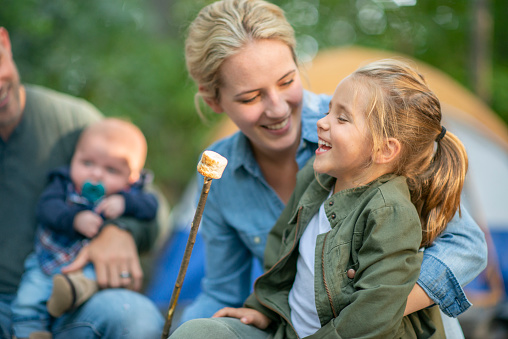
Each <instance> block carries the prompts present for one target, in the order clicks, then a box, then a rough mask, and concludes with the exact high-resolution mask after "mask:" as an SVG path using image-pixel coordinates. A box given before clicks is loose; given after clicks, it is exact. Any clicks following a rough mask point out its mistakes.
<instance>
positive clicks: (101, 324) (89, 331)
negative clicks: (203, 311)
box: [0, 263, 164, 339]
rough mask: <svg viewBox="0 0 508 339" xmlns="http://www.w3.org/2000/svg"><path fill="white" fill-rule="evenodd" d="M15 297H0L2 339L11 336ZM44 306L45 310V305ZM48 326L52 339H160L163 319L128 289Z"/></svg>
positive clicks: (99, 297) (95, 299)
mask: <svg viewBox="0 0 508 339" xmlns="http://www.w3.org/2000/svg"><path fill="white" fill-rule="evenodd" d="M28 264H29V263H28ZM87 273H88V272H86V271H85V275H88V274H87ZM23 279H24V277H23ZM49 293H51V289H50V290H49ZM48 296H49V294H48ZM15 297H16V296H15V295H11V294H0V328H1V333H0V334H1V338H2V339H10V338H11V336H12V334H13V333H12V329H11V327H12V306H13V302H14V299H15ZM43 306H44V308H45V305H43ZM41 307H42V306H41V305H38V306H36V307H35V309H36V310H38V311H40V310H41ZM28 312H30V313H31V312H33V310H29V311H28ZM46 313H47V312H46ZM32 315H33V314H32ZM29 317H30V316H28V317H27V318H29ZM18 320H19V319H18ZM32 320H34V319H32ZM35 320H37V319H35ZM30 323H32V324H33V323H35V321H30ZM48 325H49V326H50V328H51V332H52V333H53V338H54V339H68V338H72V339H82V338H83V339H84V338H87V339H94V338H108V339H117V338H125V339H127V338H129V339H131V338H132V339H139V338H143V339H145V338H147V339H150V338H160V336H161V334H162V328H163V326H164V319H163V317H162V314H161V313H160V311H159V310H158V309H157V307H156V306H155V305H154V304H153V303H152V302H151V301H150V300H149V299H148V298H147V297H145V296H144V295H142V294H140V293H137V292H133V291H130V290H127V289H104V290H101V291H99V292H97V293H96V294H95V295H94V296H92V297H91V298H90V299H89V300H88V301H87V302H85V303H84V304H83V305H82V306H80V307H79V308H77V309H76V310H73V311H72V312H68V313H65V314H64V315H63V316H61V317H60V318H57V319H55V318H51V317H48Z"/></svg>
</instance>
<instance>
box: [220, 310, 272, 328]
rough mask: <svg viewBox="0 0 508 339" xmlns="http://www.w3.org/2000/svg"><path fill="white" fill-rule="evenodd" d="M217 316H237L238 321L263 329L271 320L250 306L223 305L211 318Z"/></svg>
mask: <svg viewBox="0 0 508 339" xmlns="http://www.w3.org/2000/svg"><path fill="white" fill-rule="evenodd" d="M219 317H230V318H237V319H240V321H241V322H242V323H244V324H247V325H253V326H256V327H257V328H259V329H260V330H264V329H266V328H267V327H268V325H270V323H271V322H272V320H271V319H270V318H268V317H267V316H266V315H264V314H263V313H261V312H259V311H257V310H254V309H252V308H245V307H243V308H232V307H225V308H223V309H222V310H219V311H217V312H216V313H215V314H214V315H213V317H212V318H219Z"/></svg>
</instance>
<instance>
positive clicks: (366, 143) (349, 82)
mask: <svg viewBox="0 0 508 339" xmlns="http://www.w3.org/2000/svg"><path fill="white" fill-rule="evenodd" d="M354 86H357V87H356V88H358V89H359V90H358V91H355V90H354V89H355V87H354ZM358 86H360V87H358ZM361 86H362V85H361V84H359V83H358V82H357V81H355V80H353V79H351V78H350V77H347V78H345V79H344V80H342V81H341V82H340V84H339V85H338V86H337V88H336V90H335V93H334V94H333V97H332V100H331V102H330V110H329V112H328V114H327V115H326V116H325V117H324V118H322V119H320V120H319V121H318V122H317V129H318V137H319V148H318V149H317V150H316V159H315V161H314V170H315V171H316V172H319V173H326V174H328V175H331V176H333V177H335V178H337V182H338V186H336V187H340V188H341V189H346V188H351V187H354V186H357V185H359V184H361V183H363V180H362V178H364V174H365V173H366V172H365V171H366V166H368V165H369V164H370V161H371V153H372V141H371V137H370V133H369V129H368V126H367V121H366V119H365V110H366V108H367V107H366V106H367V97H366V93H365V92H366V91H365V88H364V87H363V88H362V87H361Z"/></svg>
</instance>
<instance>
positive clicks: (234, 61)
mask: <svg viewBox="0 0 508 339" xmlns="http://www.w3.org/2000/svg"><path fill="white" fill-rule="evenodd" d="M221 81H222V84H221V87H220V88H219V93H220V98H219V100H218V101H217V102H215V101H213V102H208V104H209V105H210V107H212V109H213V110H214V111H215V112H217V113H221V112H225V113H226V114H227V115H228V116H229V118H231V120H232V121H233V122H234V123H235V124H236V125H237V126H238V128H239V129H240V130H241V131H242V132H243V133H244V134H245V135H246V136H247V137H248V138H249V140H250V141H251V143H252V147H253V148H254V151H255V152H261V153H264V154H270V155H273V154H274V152H275V153H280V152H286V151H287V150H288V149H291V148H292V147H294V148H295V149H296V147H298V143H299V140H300V129H301V126H300V125H301V124H300V122H301V107H302V98H303V88H302V84H301V81H300V74H299V72H298V68H297V66H296V64H295V61H294V60H293V56H292V54H291V50H290V48H289V47H288V46H287V45H286V44H284V43H283V42H281V41H278V40H256V41H254V42H251V43H249V44H247V45H246V46H245V47H244V48H242V49H241V50H240V51H239V52H238V53H236V54H235V55H232V56H230V57H228V58H227V59H226V60H225V61H224V63H223V64H222V66H221Z"/></svg>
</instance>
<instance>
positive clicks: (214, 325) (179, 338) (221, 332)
mask: <svg viewBox="0 0 508 339" xmlns="http://www.w3.org/2000/svg"><path fill="white" fill-rule="evenodd" d="M270 334H271V332H269V331H263V330H260V329H258V328H256V327H254V326H252V325H246V324H244V323H242V322H241V321H240V319H236V318H203V319H193V320H189V321H187V322H185V323H183V324H182V325H180V326H179V327H178V328H177V329H176V330H175V331H174V332H173V334H171V335H170V336H169V337H170V338H171V339H193V338H195V339H203V338H206V339H243V338H249V339H266V338H268V337H269V336H270Z"/></svg>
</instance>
